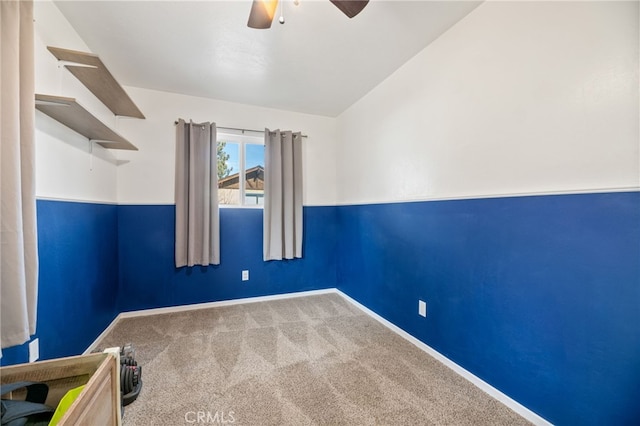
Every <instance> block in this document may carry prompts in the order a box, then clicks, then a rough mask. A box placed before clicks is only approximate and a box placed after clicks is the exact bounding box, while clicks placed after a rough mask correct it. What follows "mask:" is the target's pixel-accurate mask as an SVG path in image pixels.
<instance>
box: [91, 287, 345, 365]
mask: <svg viewBox="0 0 640 426" xmlns="http://www.w3.org/2000/svg"><path fill="white" fill-rule="evenodd" d="M336 291H337V290H336V289H335V288H327V289H323V290H309V291H300V292H295V293H284V294H274V295H272V296H256V297H246V298H242V299H231V300H220V301H218V302H206V303H194V304H191V305H180V306H168V307H166V308H154V309H142V310H139V311H129V312H120V313H119V314H118V315H117V316H116V317H115V318H114V319H113V321H111V324H109V326H107V328H105V329H104V331H103V332H102V333H100V335H99V336H98V337H96V339H95V340H94V341H93V343H91V345H89V347H88V348H87V349H86V350H85V351H84V352H83V353H82V354H83V355H86V354H88V353H91V352H92V351H94V350H95V349H96V347H97V345H98V342H99V341H100V340H101V339H102V338H103V337H104V336H106V335H107V333H109V332H110V331H111V330H112V329H113V327H115V325H116V324H117V323H118V321H120V320H121V319H123V318H134V317H145V316H149V315H158V314H169V313H174V312H185V311H194V310H196V309H208V308H218V307H221V306H232V305H242V304H244V303H256V302H267V301H270V300H280V299H291V298H294V297H304V296H315V295H318V294H328V293H335V292H336Z"/></svg>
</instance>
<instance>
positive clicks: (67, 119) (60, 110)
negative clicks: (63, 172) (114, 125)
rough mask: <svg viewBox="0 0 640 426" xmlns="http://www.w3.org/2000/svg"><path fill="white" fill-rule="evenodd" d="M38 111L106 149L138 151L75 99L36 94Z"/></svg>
mask: <svg viewBox="0 0 640 426" xmlns="http://www.w3.org/2000/svg"><path fill="white" fill-rule="evenodd" d="M36 109H37V110H39V111H42V112H43V113H45V114H47V115H48V116H49V117H51V118H53V119H54V120H57V121H59V122H60V123H62V124H64V125H65V126H67V127H68V128H70V129H71V130H74V131H76V132H78V133H80V134H81V135H82V136H84V137H86V138H88V139H89V140H90V141H93V142H95V143H97V144H99V145H102V146H103V147H105V148H109V149H126V150H132V151H137V150H138V148H136V147H135V146H134V145H133V144H132V143H131V142H129V141H128V140H127V139H125V138H124V137H122V136H120V135H119V134H117V133H116V132H115V131H113V130H111V129H110V128H109V127H107V125H105V124H104V123H103V122H102V121H100V120H98V119H97V118H96V117H95V116H94V115H93V114H91V113H90V112H89V111H87V110H86V109H84V108H83V107H82V105H80V104H79V103H77V102H76V100H75V99H74V98H66V97H63V96H51V95H41V94H36Z"/></svg>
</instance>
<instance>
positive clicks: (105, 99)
mask: <svg viewBox="0 0 640 426" xmlns="http://www.w3.org/2000/svg"><path fill="white" fill-rule="evenodd" d="M47 49H49V51H50V52H51V53H52V54H53V56H55V57H56V58H58V60H60V61H69V62H74V63H77V64H80V65H78V66H76V65H65V67H66V68H67V69H68V70H69V71H70V72H71V74H73V75H74V76H76V78H77V79H78V80H80V81H81V82H82V84H84V85H85V86H86V87H87V88H88V89H89V90H90V91H91V92H92V93H93V94H94V95H96V97H97V98H98V99H100V100H101V101H102V103H103V104H105V105H106V106H107V108H109V109H110V110H111V112H113V113H114V114H115V115H123V116H127V117H135V118H145V117H144V115H143V114H142V112H141V111H140V110H139V109H138V107H137V106H136V104H134V103H133V101H132V100H131V98H130V97H129V95H127V93H126V92H125V91H124V89H123V88H122V86H120V84H119V83H118V82H117V81H116V79H115V78H113V75H111V73H110V72H109V70H108V69H107V67H105V65H104V64H103V63H102V61H101V60H100V58H99V57H98V55H94V54H93V53H85V52H79V51H77V50H69V49H62V48H59V47H52V46H47Z"/></svg>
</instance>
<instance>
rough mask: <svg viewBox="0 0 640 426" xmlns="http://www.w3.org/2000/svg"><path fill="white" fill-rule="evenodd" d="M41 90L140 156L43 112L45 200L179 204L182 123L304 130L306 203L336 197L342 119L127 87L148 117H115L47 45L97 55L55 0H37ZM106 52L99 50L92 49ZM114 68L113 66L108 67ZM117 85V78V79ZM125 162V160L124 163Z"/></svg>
mask: <svg viewBox="0 0 640 426" xmlns="http://www.w3.org/2000/svg"><path fill="white" fill-rule="evenodd" d="M34 16H35V21H36V23H35V27H36V43H35V44H36V45H35V51H36V53H35V61H36V93H43V94H48V95H60V96H66V97H73V98H76V99H77V100H78V102H79V103H80V104H81V105H83V106H84V107H85V108H86V109H88V110H89V111H90V112H92V113H93V114H94V115H95V116H97V117H98V118H99V119H100V120H101V121H103V122H104V123H105V124H107V125H108V126H110V127H111V128H113V129H114V130H115V131H116V132H118V133H120V134H121V135H123V136H124V137H126V138H127V139H129V140H130V141H131V142H132V143H133V144H134V145H136V146H137V148H138V149H139V151H116V150H108V149H104V148H102V147H101V146H99V145H94V146H93V153H92V154H90V149H89V142H88V141H87V139H86V138H85V137H83V136H81V135H79V134H77V133H75V132H74V131H72V130H70V129H68V128H67V127H65V126H64V125H62V124H60V123H58V122H56V121H55V120H53V119H51V118H50V117H48V116H46V115H45V114H42V113H40V112H38V111H36V193H37V196H38V197H39V198H56V199H68V200H78V201H92V202H108V203H116V202H118V203H122V204H172V203H174V194H173V192H174V162H175V126H174V121H175V120H176V119H177V118H184V119H186V120H188V119H193V120H194V121H196V122H202V121H215V122H216V123H217V124H218V125H220V126H228V127H239V128H249V129H263V128H265V127H269V128H271V129H276V128H280V129H282V130H293V131H302V132H303V133H304V134H307V135H308V136H309V137H308V138H306V139H304V140H303V156H304V176H303V179H304V203H305V205H331V204H335V200H336V162H335V158H336V119H335V118H330V117H321V116H314V115H308V114H300V113H294V112H288V111H281V110H275V109H269V108H262V107H254V106H249V105H242V104H235V103H229V102H222V101H217V100H212V99H205V98H197V97H193V96H185V95H179V94H174V93H166V92H159V91H153V90H146V89H139V88H133V87H125V90H126V92H127V93H128V94H129V96H130V97H131V99H132V100H133V101H134V102H135V103H136V104H137V105H138V107H139V108H140V109H141V110H142V112H143V114H144V115H145V116H146V117H147V118H146V120H139V119H133V118H126V117H119V118H116V117H114V116H113V114H112V113H111V112H110V111H109V110H108V109H107V108H106V107H105V106H104V105H103V104H102V103H101V102H100V101H99V100H98V99H97V98H96V97H95V96H94V95H93V94H92V93H91V92H89V90H88V89H87V88H86V87H84V86H83V85H82V83H80V82H79V81H78V80H77V79H76V78H75V77H74V76H73V75H72V74H71V73H69V72H68V71H67V70H66V69H65V68H64V67H58V63H57V60H56V59H55V57H54V56H53V55H52V54H51V53H50V52H49V51H48V50H47V49H46V47H47V46H55V47H62V48H65V49H73V50H80V51H85V52H90V50H89V49H88V47H87V46H86V44H85V43H84V42H83V40H82V39H81V38H80V37H79V36H78V34H77V33H76V32H75V30H74V29H73V28H72V27H71V25H70V24H69V22H68V21H67V20H66V19H65V17H64V16H63V15H62V14H61V12H60V11H59V10H58V8H57V7H56V6H55V4H54V3H53V2H51V1H50V0H43V1H37V2H35V10H34ZM93 53H96V54H98V55H100V52H93ZM106 65H107V67H108V66H109V64H106ZM114 77H115V78H116V80H117V79H118V76H117V75H114ZM118 162H120V163H124V164H122V165H120V166H117V164H118Z"/></svg>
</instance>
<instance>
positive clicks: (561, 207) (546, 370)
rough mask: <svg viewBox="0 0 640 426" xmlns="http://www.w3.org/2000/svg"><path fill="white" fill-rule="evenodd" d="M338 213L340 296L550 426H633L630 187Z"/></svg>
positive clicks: (636, 386)
mask: <svg viewBox="0 0 640 426" xmlns="http://www.w3.org/2000/svg"><path fill="white" fill-rule="evenodd" d="M337 214H338V223H339V229H340V233H339V235H340V243H339V256H338V263H337V276H338V287H339V288H340V289H341V290H342V291H343V292H345V293H346V294H348V295H349V296H351V297H353V298H354V299H356V300H358V301H359V302H360V303H362V304H363V305H365V306H367V307H368V308H370V309H371V310H373V311H375V312H376V313H378V314H380V315H381V316H383V317H384V318H386V319H387V320H389V321H391V322H393V323H394V324H396V325H398V326H399V327H401V328H402V329H404V330H405V331H407V332H409V333H410V334H412V335H413V336H415V337H417V338H419V339H420V340H422V341H423V342H425V343H426V344H428V345H429V346H431V347H433V348H434V349H436V350H437V351H438V352H440V353H442V354H443V355H445V356H446V357H448V358H449V359H451V360H452V361H454V362H456V363H457V364H459V365H460V366H462V367H464V368H465V369H467V370H469V371H470V372H472V373H473V374H475V375H476V376H478V377H480V378H482V379H483V380H485V381H486V382H488V383H489V384H491V385H493V386H494V387H496V388H497V389H499V390H501V391H503V392H504V393H506V394H507V395H509V396H510V397H512V398H513V399H515V400H517V401H518V402H520V403H521V404H523V405H525V406H526V407H528V408H529V409H531V410H533V411H534V412H537V413H539V414H540V415H542V416H543V417H545V418H546V419H548V420H549V421H551V422H553V423H556V424H560V425H562V424H564V425H575V424H584V425H586V424H593V425H597V424H599V425H602V424H619V425H623V424H636V425H637V424H640V403H639V402H638V396H639V395H640V193H637V192H635V193H610V194H585V195H558V196H535V197H516V198H495V199H475V200H457V201H436V202H416V203H398V204H383V205H363V206H343V207H338V209H337ZM418 299H423V300H425V301H426V302H427V308H428V315H427V318H422V317H420V316H418Z"/></svg>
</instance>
